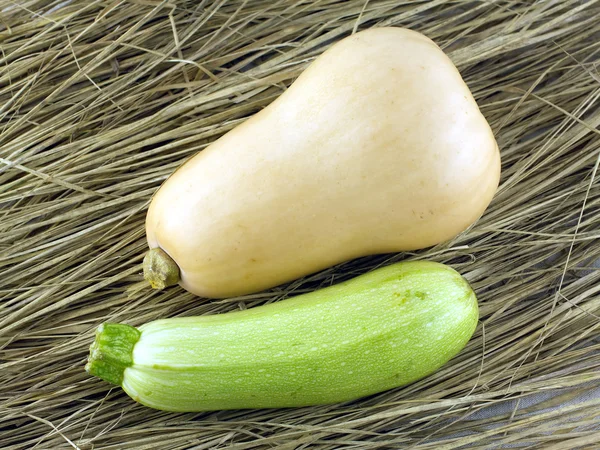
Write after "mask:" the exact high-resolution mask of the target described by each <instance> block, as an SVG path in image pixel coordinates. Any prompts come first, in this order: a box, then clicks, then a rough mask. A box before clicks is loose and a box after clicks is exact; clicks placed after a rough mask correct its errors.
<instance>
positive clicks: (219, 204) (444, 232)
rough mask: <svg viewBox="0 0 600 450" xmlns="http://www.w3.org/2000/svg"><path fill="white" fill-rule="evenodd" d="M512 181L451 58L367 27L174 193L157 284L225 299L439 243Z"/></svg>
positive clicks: (156, 203)
mask: <svg viewBox="0 0 600 450" xmlns="http://www.w3.org/2000/svg"><path fill="white" fill-rule="evenodd" d="M499 176H500V156H499V151H498V146H497V144H496V141H495V139H494V136H493V133H492V130H491V129H490V127H489V125H488V123H487V121H486V119H485V118H484V117H483V115H482V114H481V112H480V111H479V109H478V106H477V103H476V102H475V100H474V99H473V96H472V95H471V93H470V91H469V89H468V87H467V85H466V84H465V83H464V81H463V80H462V78H461V76H460V74H459V72H458V70H457V69H456V68H455V67H454V65H453V64H452V62H451V60H450V59H449V58H448V57H447V56H446V55H445V54H444V52H443V51H442V50H441V49H440V48H439V47H438V46H437V45H436V44H434V43H433V42H432V41H431V40H429V39H428V38H426V37H425V36H423V35H422V34H419V33H416V32H413V31H409V30H406V29H401V28H374V29H370V30H367V31H362V32H359V33H356V34H354V35H352V36H350V37H348V38H345V39H343V40H341V41H339V42H338V43H336V44H334V45H333V46H332V47H331V48H330V49H328V50H327V51H325V52H324V53H323V54H322V55H321V56H320V57H318V58H317V59H316V60H315V61H314V62H313V63H312V64H311V65H310V66H309V67H308V68H307V69H306V70H305V71H304V72H303V73H302V74H301V75H300V77H299V78H298V79H297V80H296V81H295V82H294V83H293V84H292V86H291V87H290V88H289V89H288V90H287V91H286V92H285V93H284V94H283V95H281V96H280V97H279V98H278V99H277V100H275V101H274V102H273V103H272V104H270V105H269V106H268V107H266V108H265V109H263V110H262V111H261V112H259V113H257V114H256V115H254V116H253V117H251V118H250V119H248V120H247V121H245V122H244V123H242V124H241V125H239V126H238V127H236V128H235V129H233V130H231V131H230V132H228V133H227V134H225V135H224V136H222V137H221V138H220V139H218V140H217V141H215V142H214V143H212V144H211V145H210V146H209V147H208V148H206V149H205V150H204V151H202V152H200V153H199V154H198V155H196V156H195V157H194V158H192V159H191V160H189V161H188V162H187V163H186V164H184V165H183V166H182V167H180V168H179V169H178V170H177V171H176V172H175V173H174V174H173V175H172V176H171V177H170V178H169V179H168V180H167V181H166V182H165V183H164V184H163V186H161V188H160V189H159V190H158V191H157V193H156V195H155V196H154V198H153V200H152V202H151V205H150V208H149V211H148V215H147V222H146V232H147V238H148V243H149V246H150V248H151V249H152V250H151V251H150V252H149V253H148V255H147V257H146V261H145V268H144V269H145V275H146V278H147V279H148V280H149V282H150V283H151V284H152V285H153V286H154V287H156V288H164V287H165V286H166V285H170V284H174V283H177V282H178V283H180V284H181V285H182V286H183V287H184V288H185V289H187V290H189V291H190V292H193V293H194V294H197V295H200V296H206V297H213V298H220V297H228V296H236V295H242V294H248V293H252V292H256V291H261V290H264V289H267V288H270V287H273V286H276V285H278V284H280V283H284V282H287V281H290V280H293V279H296V278H298V277H301V276H304V275H307V274H310V273H313V272H316V271H318V270H321V269H324V268H326V267H330V266H332V265H335V264H337V263H340V262H343V261H346V260H350V259H353V258H357V257H360V256H365V255H371V254H378V253H388V252H399V251H408V250H415V249H420V248H425V247H429V246H433V245H435V244H438V243H440V242H443V241H446V240H448V239H451V238H452V237H454V236H456V235H457V234H459V233H460V232H462V231H463V230H465V229H466V228H467V227H469V226H470V225H471V224H473V223H474V222H475V221H476V220H477V219H478V218H479V217H480V216H481V214H482V213H483V212H484V210H485V209H486V207H487V206H488V204H489V203H490V201H491V199H492V197H493V195H494V193H495V191H496V189H497V186H498V181H499Z"/></svg>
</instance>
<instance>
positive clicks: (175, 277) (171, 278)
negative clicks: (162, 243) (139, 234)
mask: <svg viewBox="0 0 600 450" xmlns="http://www.w3.org/2000/svg"><path fill="white" fill-rule="evenodd" d="M144 278H145V279H146V281H147V282H148V283H149V284H150V286H152V288H153V289H165V288H166V287H168V286H174V285H176V284H177V283H179V279H180V275H179V266H178V265H177V263H176V262H175V261H173V259H172V258H171V257H170V256H169V255H168V254H167V253H166V252H165V251H164V250H163V249H161V248H158V247H157V248H152V249H150V250H149V251H148V253H146V256H145V257H144Z"/></svg>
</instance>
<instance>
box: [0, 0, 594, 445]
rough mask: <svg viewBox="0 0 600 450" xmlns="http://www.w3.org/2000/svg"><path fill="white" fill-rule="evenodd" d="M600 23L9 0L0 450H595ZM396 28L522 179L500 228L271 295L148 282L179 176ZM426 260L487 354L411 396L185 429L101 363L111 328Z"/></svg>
mask: <svg viewBox="0 0 600 450" xmlns="http://www.w3.org/2000/svg"><path fill="white" fill-rule="evenodd" d="M599 16H600V4H599V2H597V1H568V0H566V1H539V2H532V1H517V0H497V1H493V0H489V1H479V2H475V1H474V2H465V1H419V2H399V1H395V0H394V1H391V0H384V1H375V0H372V1H369V2H365V1H364V0H360V1H332V0H323V1H316V0H315V1H301V0H298V1H287V0H286V1H266V0H254V1H241V0H230V1H215V2H208V1H199V0H198V1H189V2H183V1H176V0H172V1H169V2H168V1H158V0H130V1H124V0H123V1H120V0H114V1H113V0H110V1H109V0H106V1H103V0H98V1H71V2H68V1H67V2H58V1H45V0H16V1H1V2H0V49H1V51H2V52H1V55H0V56H1V58H2V65H1V67H2V69H0V133H1V134H0V158H1V159H0V163H1V164H0V217H1V219H0V230H1V231H2V233H1V234H0V265H1V271H2V278H1V280H0V298H1V301H2V310H1V311H2V314H1V316H0V335H1V337H0V345H1V348H2V350H1V352H2V353H1V354H0V359H1V360H0V365H1V370H0V420H1V421H0V448H2V449H15V450H16V449H32V448H35V449H58V448H81V449H90V448H95V449H119V450H120V449H134V448H135V449H164V450H174V449H191V448H193V449H202V448H235V449H254V448H265V449H266V448H281V449H303V448H322V449H351V448H360V449H375V448H407V449H423V450H424V449H454V448H479V449H481V448H486V449H491V448H501V446H503V445H520V446H525V445H529V447H528V448H532V449H542V448H543V449H575V448H588V449H592V448H598V444H597V442H598V441H599V440H600V430H599V429H598V422H599V421H600V398H599V396H598V395H595V396H594V395H591V394H592V393H593V392H596V394H597V393H598V390H599V387H600V370H599V366H600V352H599V351H598V349H599V347H600V341H599V340H598V329H599V326H600V321H599V316H600V296H599V295H598V291H600V284H599V283H598V280H599V279H600V272H599V271H598V269H597V268H596V267H594V264H593V263H594V262H595V261H596V260H597V259H598V258H599V257H600V246H598V243H597V238H598V236H599V233H600V230H599V227H598V225H597V224H598V220H599V219H600V186H599V184H598V182H597V173H596V169H597V167H598V158H599V155H600V138H599V131H598V127H599V125H600V108H599V107H598V106H599V102H598V97H599V96H600V74H599V69H600V66H599V61H600V59H599V56H598V55H599V51H600V39H599V38H600V33H599V31H600V20H598V17H599ZM386 25H393V26H406V27H409V28H411V29H415V30H418V31H421V32H423V33H425V34H426V35H428V36H429V37H431V38H433V39H434V40H435V41H436V42H438V43H439V44H440V45H441V46H442V47H443V48H444V49H445V51H446V52H447V53H448V54H449V55H450V56H451V58H452V60H453V61H454V62H455V63H456V65H457V66H458V68H459V70H460V71H461V73H462V74H463V76H464V78H465V80H466V81H467V83H468V84H469V86H470V88H471V89H472V91H473V93H474V95H475V97H476V99H477V101H478V103H479V105H480V107H481V109H482V112H483V113H484V115H485V116H486V117H487V118H488V120H489V121H490V123H491V125H492V127H493V129H494V131H495V133H496V135H497V138H498V142H499V145H500V147H501V149H502V158H503V176H502V183H501V187H500V189H499V192H498V194H497V196H496V198H495V199H494V201H493V203H492V205H491V207H490V208H489V210H488V211H487V212H486V214H485V216H484V217H483V218H482V219H481V220H480V221H479V222H478V223H477V224H476V225H475V226H474V227H473V228H472V229H471V230H469V231H468V232H466V233H464V234H463V235H462V236H460V237H458V238H457V239H455V240H454V241H453V242H451V243H447V244H445V245H443V246H439V247H436V248H434V249H429V250H427V251H421V252H416V253H414V254H411V255H408V254H398V255H385V256H376V257H370V258H364V259H360V260H358V261H353V262H349V263H346V264H342V265H340V266H338V267H335V268H332V269H331V270H327V271H324V272H322V273H320V274H317V275H314V276H311V277H309V278H307V279H304V280H299V281H296V282H294V283H291V284H289V285H287V286H284V287H280V288H277V289H273V290H271V291H269V292H265V293H262V294H258V295H252V296H247V297H243V298H236V299H229V300H227V301H207V300H203V299H198V298H194V297H193V296H191V295H189V294H187V293H185V292H184V291H183V290H182V289H180V288H171V289H168V290H166V291H164V292H162V293H159V292H151V290H149V289H147V288H146V287H145V285H144V284H143V283H142V282H141V281H142V280H141V270H140V263H141V260H142V258H143V255H144V252H145V250H146V243H145V237H144V228H143V221H144V216H145V211H146V208H147V206H148V201H149V198H150V196H151V195H152V193H153V192H154V191H155V190H156V189H157V187H158V186H159V185H160V183H161V182H162V181H164V180H165V178H166V177H167V176H168V175H169V174H170V173H171V172H172V171H173V170H174V169H175V168H176V167H178V166H179V165H180V164H181V163H182V162H183V161H184V160H185V159H186V158H189V157H190V156H192V155H194V154H195V153H196V152H198V151H199V150H201V149H202V148H204V147H205V146H206V145H207V144H208V143H210V142H211V141H213V140H214V139H216V138H217V137H219V136H220V135H222V134H223V133H224V132H226V131H227V130H230V129H231V128H232V127H234V126H235V125H237V124H239V123H240V122H241V121H243V120H244V119H245V118H247V117H248V116H250V115H252V114H253V113H255V112H257V111H258V110H260V109H261V108H262V107H264V106H265V105H267V104H268V103H269V102H271V101H272V100H273V99H274V98H276V97H277V96H278V95H280V94H281V92H282V91H283V90H284V89H285V88H286V86H288V85H289V84H290V83H291V82H292V80H293V79H294V78H295V77H296V76H297V75H298V74H299V73H300V72H301V71H302V70H303V69H304V68H305V67H306V65H307V64H308V63H309V62H310V61H311V60H312V59H314V58H315V56H317V55H318V54H320V53H321V52H322V51H323V50H324V48H326V47H327V46H328V45H329V44H330V43H331V42H332V41H335V40H338V39H340V38H342V37H343V36H346V35H348V34H350V33H352V32H353V30H355V29H358V30H362V29H365V28H369V27H374V26H386ZM407 257H417V258H428V259H432V260H436V261H441V262H446V263H449V264H451V265H452V266H453V267H455V268H456V269H458V270H460V271H461V272H462V273H463V274H464V275H465V276H466V277H467V278H468V279H469V281H470V282H471V283H472V284H473V286H474V288H475V289H476V291H477V292H478V294H479V301H480V305H481V324H480V326H479V327H478V330H477V332H476V334H475V336H474V338H473V340H472V341H471V342H470V343H469V345H468V346H467V348H466V349H465V350H464V351H463V352H462V353H461V354H460V355H459V356H458V357H456V358H455V359H454V360H453V361H452V362H451V363H450V364H448V365H446V366H445V367H444V368H443V369H442V370H440V371H439V372H438V373H436V374H434V375H432V376H430V377H428V378H426V379H424V380H422V381H419V382H417V383H414V384H412V385H410V386H407V387H404V388H401V389H396V390H392V391H389V392H385V393H382V394H380V395H376V396H373V397H370V398H367V399H363V400H360V401H355V402H350V403H346V404H342V405H331V406H321V407H314V408H301V409H286V410H261V411H228V412H211V413H203V414H170V413H163V412H159V411H154V410H151V409H148V408H145V407H142V406H139V405H137V404H135V403H134V402H133V401H132V400H130V399H129V398H128V397H127V396H126V395H125V394H124V393H123V392H122V391H121V390H120V389H116V388H115V389H111V388H110V386H108V385H107V384H106V383H104V382H102V381H100V380H97V379H93V378H91V377H90V376H88V375H87V374H86V373H85V372H84V371H83V365H84V363H85V359H86V356H87V348H88V346H89V344H90V342H91V340H92V336H93V331H94V328H95V327H96V326H97V325H98V324H99V323H101V322H102V321H105V320H113V321H122V322H126V323H130V324H134V325H139V324H141V323H143V322H146V321H150V320H153V319H157V318H162V317H170V316H175V315H195V314H207V313H216V312H223V311H229V310H234V309H236V308H241V307H242V308H244V307H252V306H255V305H258V304H261V303H264V302H270V301H277V300H279V299H281V298H284V297H286V296H288V295H290V294H296V293H299V292H303V291H306V290H310V289H314V288H316V287H318V286H320V285H322V284H329V283H331V282H336V281H338V280H341V279H344V278H348V277H350V276H352V275H355V274H358V273H363V272H365V271H367V270H369V269H371V268H373V267H375V266H377V265H380V264H385V263H388V262H390V261H396V260H400V259H404V258H407ZM536 393H537V394H540V393H548V395H546V396H545V397H543V399H542V401H537V403H536V402H534V401H532V400H531V395H532V394H536ZM550 394H552V395H550ZM586 396H587V397H586ZM576 397H583V400H581V399H580V400H581V401H577V402H575V401H572V400H573V399H575V398H576ZM538 399H539V397H538ZM498 405H502V407H501V408H500V409H490V407H493V406H498Z"/></svg>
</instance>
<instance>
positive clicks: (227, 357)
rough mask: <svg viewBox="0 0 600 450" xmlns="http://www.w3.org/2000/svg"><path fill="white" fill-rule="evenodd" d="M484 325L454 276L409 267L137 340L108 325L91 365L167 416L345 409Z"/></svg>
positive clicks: (416, 374) (436, 268) (143, 333)
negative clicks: (251, 410)
mask: <svg viewBox="0 0 600 450" xmlns="http://www.w3.org/2000/svg"><path fill="white" fill-rule="evenodd" d="M477 321H478V308H477V299H476V298H475V294H474V293H473V291H472V289H471V287H470V286H469V284H468V283H467V282H466V281H465V280H464V279H463V278H462V277H461V276H460V275H459V274H458V273H457V272H456V271H454V270H453V269H451V268H450V267H448V266H444V265H442V264H437V263H432V262H424V261H416V262H404V263H397V264H393V265H390V266H388V267H385V268H381V269H377V270H374V271H372V272H370V273H368V274H365V275H362V276H359V277H356V278H354V279H352V280H349V281H346V282H343V283H340V284H338V285H334V286H332V287H328V288H325V289H321V290H318V291H315V292H311V293H309V294H304V295H300V296H297V297H295V298H292V299H288V300H283V301H280V302H277V303H273V304H269V305H265V306H260V307H256V308H252V309H249V310H245V311H237V312H230V313H226V314H218V315H210V316H201V317H184V318H174V319H165V320H157V321H154V322H150V323H147V324H145V325H143V326H141V327H140V328H139V332H138V330H136V329H135V328H133V327H129V326H128V325H120V324H105V325H104V326H103V328H101V329H100V331H99V332H98V335H97V337H96V342H95V343H94V344H93V345H92V351H91V354H90V360H89V363H88V365H87V366H86V367H87V369H88V371H89V372H90V373H91V374H92V375H96V376H99V377H100V378H103V379H105V380H107V381H109V382H112V383H115V384H119V385H121V386H122V387H123V389H124V390H125V391H126V392H127V394H129V395H130V396H131V397H132V398H133V399H134V400H136V401H138V402H140V403H142V404H144V405H147V406H150V407H153V408H157V409H163V410H169V411H204V410H219V409H237V408H272V407H296V406H306V405H316V404H325V403H336V402H341V401H346V400H352V399H356V398H360V397H363V396H366V395H370V394H375V393H378V392H382V391H385V390H388V389H391V388H395V387H398V386H402V385H405V384H407V383H411V382H413V381H416V380H418V379H420V378H423V377H425V376H427V375H429V374H431V373H432V372H434V371H436V370H437V369H439V368H440V367H441V366H442V365H444V364H445V363H446V362H447V361H448V360H450V359H451V358H452V357H453V356H454V355H456V354H457V353H458V352H459V351H460V350H461V349H462V348H463V347H464V346H465V345H466V343H467V342H468V341H469V339H470V338H471V336H472V334H473V332H474V331H475V328H476V325H477ZM119 327H120V328H119ZM118 330H121V331H118ZM127 352H129V353H127Z"/></svg>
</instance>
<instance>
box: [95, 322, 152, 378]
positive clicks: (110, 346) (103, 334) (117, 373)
mask: <svg viewBox="0 0 600 450" xmlns="http://www.w3.org/2000/svg"><path fill="white" fill-rule="evenodd" d="M140 334H141V333H140V331H139V330H138V329H137V328H134V327H132V326H129V325H124V324H121V323H104V324H102V325H100V326H99V327H98V329H97V330H96V339H95V340H94V342H93V343H92V345H91V346H90V355H89V357H88V362H87V364H86V365H85V371H86V372H87V373H89V374H90V375H93V376H95V377H98V378H101V379H103V380H104V381H108V382H109V383H112V384H116V385H119V386H121V385H122V384H123V375H124V372H125V369H126V368H127V367H130V366H132V365H133V347H134V346H135V344H136V343H137V341H138V340H139V339H140Z"/></svg>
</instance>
